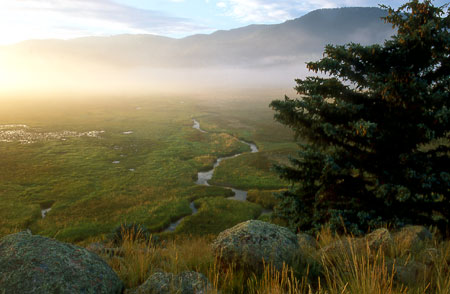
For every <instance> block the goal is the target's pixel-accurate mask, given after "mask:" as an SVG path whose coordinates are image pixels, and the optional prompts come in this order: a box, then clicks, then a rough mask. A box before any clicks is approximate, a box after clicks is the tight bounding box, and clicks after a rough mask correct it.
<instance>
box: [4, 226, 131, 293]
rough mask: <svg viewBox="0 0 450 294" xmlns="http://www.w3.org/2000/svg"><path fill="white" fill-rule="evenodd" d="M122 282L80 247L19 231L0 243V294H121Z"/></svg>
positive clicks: (96, 257) (98, 260)
mask: <svg viewBox="0 0 450 294" xmlns="http://www.w3.org/2000/svg"><path fill="white" fill-rule="evenodd" d="M122 289H123V285H122V282H121V281H120V280H119V278H118V277H117V275H116V273H115V272H114V271H113V270H112V269H111V268H110V267H109V266H108V264H106V262H104V261H103V260H102V259H101V258H100V257H99V256H97V255H95V254H94V253H91V252H89V251H87V250H86V249H84V248H81V247H78V246H74V245H71V244H66V243H61V242H58V241H56V240H53V239H49V238H45V237H42V236H37V235H31V234H30V233H28V232H21V233H17V234H13V235H8V236H6V237H4V238H2V239H1V240H0V293H23V294H27V293H33V294H40V293H86V294H87V293H112V294H113V293H121V292H122Z"/></svg>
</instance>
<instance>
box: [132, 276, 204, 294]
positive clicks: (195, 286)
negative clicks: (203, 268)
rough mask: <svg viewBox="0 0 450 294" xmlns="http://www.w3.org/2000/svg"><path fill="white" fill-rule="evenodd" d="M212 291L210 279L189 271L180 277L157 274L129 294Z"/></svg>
mask: <svg viewBox="0 0 450 294" xmlns="http://www.w3.org/2000/svg"><path fill="white" fill-rule="evenodd" d="M211 289H212V288H211V285H210V284H209V282H208V279H206V277H205V276H204V275H202V274H200V273H197V272H192V271H189V272H183V273H181V274H179V275H174V274H171V273H164V272H157V273H154V274H153V275H151V276H150V277H149V278H148V279H147V281H145V283H144V284H142V285H141V286H139V287H138V288H137V289H135V290H131V291H128V292H127V294H172V293H179V294H206V293H209V292H208V290H211Z"/></svg>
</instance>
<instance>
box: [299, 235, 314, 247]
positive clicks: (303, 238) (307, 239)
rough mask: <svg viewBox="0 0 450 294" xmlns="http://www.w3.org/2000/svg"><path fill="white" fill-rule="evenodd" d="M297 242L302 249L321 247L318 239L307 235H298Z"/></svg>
mask: <svg viewBox="0 0 450 294" xmlns="http://www.w3.org/2000/svg"><path fill="white" fill-rule="evenodd" d="M297 241H298V245H299V246H300V248H305V249H317V248H318V247H319V246H318V244H317V241H316V239H315V238H314V237H313V236H311V235H308V234H306V233H297Z"/></svg>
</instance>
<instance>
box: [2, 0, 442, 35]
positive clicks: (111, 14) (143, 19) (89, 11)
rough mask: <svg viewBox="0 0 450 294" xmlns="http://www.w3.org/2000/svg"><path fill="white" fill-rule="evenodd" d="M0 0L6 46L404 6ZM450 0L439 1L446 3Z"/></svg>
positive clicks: (329, 1)
mask: <svg viewBox="0 0 450 294" xmlns="http://www.w3.org/2000/svg"><path fill="white" fill-rule="evenodd" d="M381 1H383V0H336V1H333V0H305V1H293V0H0V44H11V43H15V42H19V41H22V40H27V39H49V38H56V39H70V38H76V37H83V36H109V35H116V34H157V35H163V36H169V37H175V38H179V37H184V36H188V35H192V34H197V33H211V32H213V31H216V30H219V29H232V28H236V27H241V26H245V25H249V24H254V23H258V24H262V23H265V24H271V23H281V22H284V21H286V20H288V19H293V18H297V17H300V16H302V15H304V14H306V13H308V12H310V11H312V10H315V9H319V8H334V7H351V6H370V7H376V6H378V4H379V3H383V4H386V5H390V6H392V7H395V8H396V7H398V6H399V5H401V4H402V3H404V2H405V1H398V0H384V1H383V2H381ZM447 2H448V0H438V1H435V2H434V4H435V5H443V4H445V3H447Z"/></svg>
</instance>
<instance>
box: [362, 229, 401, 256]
mask: <svg viewBox="0 0 450 294" xmlns="http://www.w3.org/2000/svg"><path fill="white" fill-rule="evenodd" d="M364 243H365V244H367V245H368V246H369V248H370V250H371V251H372V252H376V251H378V250H380V249H381V250H382V251H383V250H386V249H388V248H389V247H391V246H392V245H393V244H394V240H393V239H392V236H391V233H389V231H388V230H387V229H385V228H381V229H377V230H375V231H373V232H371V233H369V234H367V235H366V236H365V237H364Z"/></svg>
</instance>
